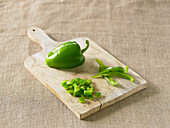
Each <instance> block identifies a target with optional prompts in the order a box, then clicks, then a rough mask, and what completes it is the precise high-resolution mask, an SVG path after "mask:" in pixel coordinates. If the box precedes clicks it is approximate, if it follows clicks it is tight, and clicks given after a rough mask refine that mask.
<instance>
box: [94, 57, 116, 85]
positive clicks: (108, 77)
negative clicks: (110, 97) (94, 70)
mask: <svg viewBox="0 0 170 128" xmlns="http://www.w3.org/2000/svg"><path fill="white" fill-rule="evenodd" d="M96 62H97V63H98V64H99V65H100V67H99V71H100V72H101V71H103V70H105V69H106V68H109V66H106V65H104V64H103V62H102V61H101V60H100V59H96ZM102 77H103V78H104V79H105V80H106V81H107V82H108V83H109V84H111V85H112V86H116V85H118V82H117V81H115V80H114V79H113V78H112V77H111V76H102Z"/></svg>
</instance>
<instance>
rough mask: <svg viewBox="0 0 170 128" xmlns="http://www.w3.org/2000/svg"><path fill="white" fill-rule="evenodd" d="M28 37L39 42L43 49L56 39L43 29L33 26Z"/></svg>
mask: <svg viewBox="0 0 170 128" xmlns="http://www.w3.org/2000/svg"><path fill="white" fill-rule="evenodd" d="M28 37H29V38H30V39H31V40H32V41H34V42H35V43H37V44H39V45H40V46H41V47H42V48H43V49H44V48H45V47H48V46H49V44H52V43H54V42H56V41H54V40H52V39H51V38H50V37H49V36H48V35H47V34H46V33H45V32H44V31H43V30H42V29H40V28H38V27H31V28H29V29H28Z"/></svg>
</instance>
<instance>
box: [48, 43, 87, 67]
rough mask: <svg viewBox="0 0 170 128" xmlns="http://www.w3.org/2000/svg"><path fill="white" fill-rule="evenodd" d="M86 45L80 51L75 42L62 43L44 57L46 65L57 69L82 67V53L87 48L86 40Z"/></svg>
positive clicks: (83, 57)
mask: <svg viewBox="0 0 170 128" xmlns="http://www.w3.org/2000/svg"><path fill="white" fill-rule="evenodd" d="M86 44H87V45H86V47H85V48H84V49H82V50H81V48H80V46H79V44H78V43H77V42H75V41H72V42H71V41H70V42H67V43H63V44H61V45H59V46H58V47H56V48H55V49H54V50H52V51H51V52H49V53H48V55H46V57H45V61H46V64H47V65H48V66H49V67H51V68H57V69H71V68H75V67H77V66H79V65H82V64H83V63H84V62H85V56H84V55H83V53H84V52H85V51H86V50H87V49H88V47H89V41H88V40H86Z"/></svg>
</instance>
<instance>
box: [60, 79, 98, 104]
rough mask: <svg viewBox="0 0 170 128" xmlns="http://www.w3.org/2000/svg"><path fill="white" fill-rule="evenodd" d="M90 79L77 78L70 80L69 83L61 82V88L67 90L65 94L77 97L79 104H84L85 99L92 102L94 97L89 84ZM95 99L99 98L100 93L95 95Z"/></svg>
mask: <svg viewBox="0 0 170 128" xmlns="http://www.w3.org/2000/svg"><path fill="white" fill-rule="evenodd" d="M91 82H92V80H91V79H88V80H86V79H80V78H79V77H78V78H76V79H72V80H71V81H68V80H64V81H62V82H61V85H62V87H64V88H65V89H66V90H67V93H70V94H71V95H73V96H74V97H79V102H80V103H85V102H86V101H85V98H88V99H90V100H93V99H94V97H93V95H94V93H95V92H94V91H95V90H94V88H93V85H92V84H91ZM95 97H97V98H99V97H101V93H100V92H96V93H95Z"/></svg>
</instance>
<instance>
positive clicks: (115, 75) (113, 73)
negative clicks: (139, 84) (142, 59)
mask: <svg viewBox="0 0 170 128" xmlns="http://www.w3.org/2000/svg"><path fill="white" fill-rule="evenodd" d="M103 76H113V77H120V78H124V79H127V80H130V81H131V82H133V81H134V78H133V77H132V76H130V75H128V74H125V73H121V72H109V73H106V74H103Z"/></svg>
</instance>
